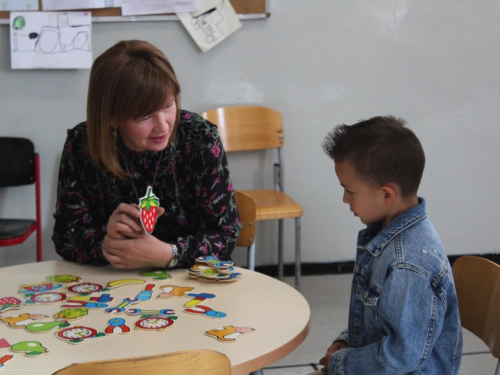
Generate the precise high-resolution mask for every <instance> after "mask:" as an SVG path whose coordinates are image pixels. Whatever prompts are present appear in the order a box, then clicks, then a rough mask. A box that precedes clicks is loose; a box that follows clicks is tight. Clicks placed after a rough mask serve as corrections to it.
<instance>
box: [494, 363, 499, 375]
mask: <svg viewBox="0 0 500 375" xmlns="http://www.w3.org/2000/svg"><path fill="white" fill-rule="evenodd" d="M495 375H500V359H499V360H498V362H497V369H496V370H495Z"/></svg>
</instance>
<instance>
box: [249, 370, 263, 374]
mask: <svg viewBox="0 0 500 375" xmlns="http://www.w3.org/2000/svg"><path fill="white" fill-rule="evenodd" d="M250 375H264V371H263V370H257V371H252V372H251V373H250Z"/></svg>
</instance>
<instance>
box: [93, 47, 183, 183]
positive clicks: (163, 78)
mask: <svg viewBox="0 0 500 375" xmlns="http://www.w3.org/2000/svg"><path fill="white" fill-rule="evenodd" d="M179 95H180V86H179V82H178V81H177V78H176V76H175V72H174V69H173V68H172V65H170V62H169V61H168V60H167V58H166V57H165V55H164V54H163V53H162V52H161V51H160V50H159V49H157V48H156V47H155V46H153V45H152V44H150V43H148V42H144V41H140V40H128V41H121V42H119V43H117V44H115V45H114V46H113V47H111V48H109V49H108V50H107V51H105V52H104V53H103V54H102V55H100V56H99V57H98V58H97V59H96V60H95V61H94V64H93V65H92V70H91V71H90V82H89V91H88V97H87V135H88V146H89V152H90V156H91V158H92V161H93V162H94V164H95V165H96V166H97V168H99V169H100V170H101V171H109V172H111V173H112V174H114V175H115V176H117V177H119V178H121V179H126V178H128V174H127V173H126V172H125V171H124V170H123V168H122V166H121V165H120V162H119V159H118V152H119V150H118V143H117V136H113V132H114V131H116V128H117V127H118V125H119V124H123V123H124V122H125V121H127V120H137V119H140V118H143V117H145V116H148V115H150V114H152V113H155V112H157V111H159V110H161V109H162V108H164V107H165V105H166V104H168V103H166V100H168V99H169V98H172V97H174V98H175V99H174V100H175V103H176V105H177V118H176V121H175V126H174V130H173V132H172V134H171V136H170V139H169V143H168V146H170V145H171V144H172V142H173V141H174V139H175V135H176V133H177V125H178V123H179V117H180V103H179V101H180V98H179Z"/></svg>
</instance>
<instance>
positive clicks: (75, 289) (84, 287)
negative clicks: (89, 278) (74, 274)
mask: <svg viewBox="0 0 500 375" xmlns="http://www.w3.org/2000/svg"><path fill="white" fill-rule="evenodd" d="M102 289H103V286H102V285H99V284H92V283H82V284H77V285H72V286H70V287H68V291H70V292H71V293H77V294H87V293H96V292H100V291H101V290H102Z"/></svg>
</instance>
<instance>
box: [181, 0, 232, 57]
mask: <svg viewBox="0 0 500 375" xmlns="http://www.w3.org/2000/svg"><path fill="white" fill-rule="evenodd" d="M177 17H179V19H180V21H181V22H182V24H183V25H184V27H185V28H186V29H187V31H188V32H189V34H190V35H191V37H192V38H193V39H194V41H195V42H196V44H197V45H198V47H200V49H201V50H202V51H203V52H206V51H208V50H210V49H211V48H213V47H215V46H216V45H217V44H219V43H220V42H222V41H223V40H224V39H226V38H227V37H228V36H229V35H231V34H232V33H234V32H235V31H236V30H238V29H239V28H241V22H240V20H239V19H238V16H237V15H236V12H235V11H234V8H233V6H232V5H231V3H230V2H229V0H200V11H198V12H184V13H177Z"/></svg>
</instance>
